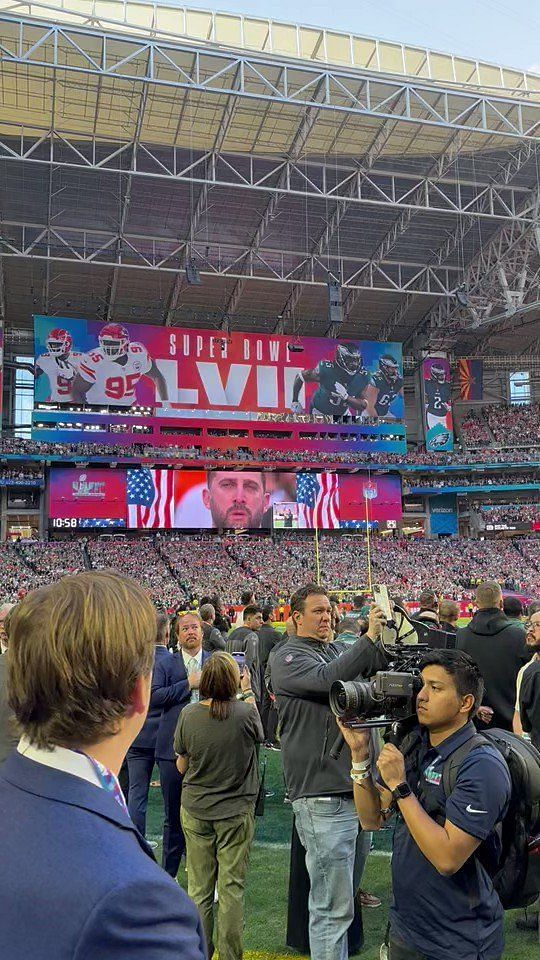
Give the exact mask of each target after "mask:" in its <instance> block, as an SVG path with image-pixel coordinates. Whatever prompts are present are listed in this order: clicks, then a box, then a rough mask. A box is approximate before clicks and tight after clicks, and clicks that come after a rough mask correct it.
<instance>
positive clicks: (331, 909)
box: [270, 584, 386, 960]
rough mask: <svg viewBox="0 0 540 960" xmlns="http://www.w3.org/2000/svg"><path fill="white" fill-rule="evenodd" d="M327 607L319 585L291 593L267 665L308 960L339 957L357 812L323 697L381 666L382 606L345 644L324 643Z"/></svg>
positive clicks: (349, 905) (349, 900)
mask: <svg viewBox="0 0 540 960" xmlns="http://www.w3.org/2000/svg"><path fill="white" fill-rule="evenodd" d="M331 611H332V608H331V603H330V600H329V598H328V594H327V593H326V591H325V590H324V589H323V588H322V587H319V586H316V585H315V584H308V585H307V586H305V587H302V588H301V589H300V590H297V592H296V593H295V594H294V595H293V596H292V598H291V618H292V620H293V622H294V625H295V628H296V635H295V636H291V637H290V638H289V641H288V642H287V643H284V644H282V645H281V646H278V647H275V648H274V651H273V653H272V658H271V668H270V670H271V684H272V691H273V693H274V695H275V697H276V705H277V710H278V714H279V721H280V739H281V754H282V757H283V770H284V775H285V782H286V785H287V791H288V793H289V796H290V798H291V801H292V806H293V810H294V814H295V819H296V828H297V831H298V835H299V837H300V841H301V843H302V846H303V847H304V849H305V851H306V867H307V870H308V873H309V878H310V885H311V889H310V895H309V940H310V947H311V957H312V960H346V958H347V930H348V928H349V926H350V924H351V921H352V919H353V915H354V893H355V891H354V889H353V870H354V860H355V847H356V840H357V836H358V817H357V816H356V812H355V808H354V802H353V792H352V783H351V780H350V777H349V770H350V756H349V751H348V750H343V751H342V753H341V756H340V758H339V760H332V759H331V758H330V756H329V752H330V750H331V748H332V745H333V743H334V741H335V739H336V736H337V734H338V733H339V730H338V727H337V725H336V723H335V720H334V717H333V715H332V713H331V711H330V708H329V705H328V694H329V691H330V687H331V686H332V683H333V682H334V680H354V679H356V678H358V677H370V676H371V675H372V674H373V673H375V672H376V671H377V670H379V669H384V667H385V666H386V657H385V655H384V654H383V653H382V651H381V650H379V649H378V648H377V647H376V646H375V645H374V641H375V640H377V638H378V636H379V633H380V631H381V628H382V625H383V624H384V622H385V617H384V614H383V612H382V610H381V609H380V608H379V607H375V606H374V607H372V609H371V613H370V615H369V628H368V631H367V634H365V635H364V636H362V637H359V638H358V640H357V641H356V643H354V644H353V645H352V646H351V647H349V648H348V649H345V648H344V646H342V645H341V644H339V643H331V642H330V636H331V629H330V620H331Z"/></svg>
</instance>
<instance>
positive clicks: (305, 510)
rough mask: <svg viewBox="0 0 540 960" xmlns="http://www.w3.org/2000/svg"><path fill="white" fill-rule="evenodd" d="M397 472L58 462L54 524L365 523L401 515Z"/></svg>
mask: <svg viewBox="0 0 540 960" xmlns="http://www.w3.org/2000/svg"><path fill="white" fill-rule="evenodd" d="M401 515H402V505H401V481H400V478H399V476H397V475H390V474H388V475H384V476H380V477H376V478H372V477H369V476H368V475H367V474H361V473H356V474H337V473H330V472H324V473H278V472H265V473H262V472H258V471H250V470H242V471H239V470H214V471H208V472H206V471H202V470H201V471H198V470H165V469H149V468H146V467H144V468H140V467H137V468H133V469H114V470H111V469H97V468H96V469H94V468H91V469H88V470H80V469H76V468H72V467H59V468H53V469H52V470H51V474H50V487H49V524H50V526H51V527H52V528H53V529H60V530H61V529H70V528H71V529H73V528H81V529H85V528H90V527H99V528H116V527H120V528H125V529H131V530H149V529H165V530H173V529H178V530H185V529H187V530H196V529H216V530H217V529H237V530H239V529H246V530H255V529H268V530H270V529H287V528H288V529H303V530H313V529H319V530H331V529H340V528H341V529H353V530H354V529H362V528H363V527H365V525H366V522H369V523H370V525H377V524H379V523H381V522H384V521H387V520H399V519H400V518H401Z"/></svg>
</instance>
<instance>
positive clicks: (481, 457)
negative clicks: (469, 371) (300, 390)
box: [0, 435, 540, 467]
mask: <svg viewBox="0 0 540 960" xmlns="http://www.w3.org/2000/svg"><path fill="white" fill-rule="evenodd" d="M321 439H323V438H322V437H321ZM327 439H334V440H336V439H338V440H339V441H340V442H341V441H342V440H344V437H343V438H341V437H339V438H338V437H336V436H335V435H334V436H332V437H331V436H330V435H328V437H327ZM347 439H348V440H349V439H350V436H348V435H347ZM275 442H276V443H277V442H278V441H275ZM490 443H492V441H491V440H489V442H487V443H483V444H482V446H481V447H479V448H477V449H471V450H469V449H466V450H459V449H456V450H455V451H454V452H452V453H436V452H430V451H426V450H422V449H421V448H418V449H415V450H408V451H407V453H406V454H399V453H382V452H375V451H374V452H373V453H371V452H370V451H357V450H347V451H336V452H327V451H319V450H316V451H315V450H314V451H306V450H303V451H301V450H280V449H279V448H278V447H275V448H272V447H270V446H266V447H264V448H261V449H258V450H252V449H249V448H248V447H246V446H242V445H241V446H238V447H236V446H234V445H232V446H231V445H229V446H228V447H227V448H226V449H218V448H216V447H203V446H202V445H201V446H200V447H195V446H193V445H187V444H186V446H181V445H178V444H175V445H168V444H167V445H164V446H159V447H157V446H152V445H151V444H145V443H132V444H129V445H126V446H123V445H122V446H119V445H115V444H105V443H95V444H94V443H46V442H44V441H35V440H25V439H22V438H13V437H8V438H6V437H4V438H2V439H0V457H2V455H6V456H11V457H13V456H18V457H27V456H34V457H43V458H45V459H50V458H74V459H77V460H80V459H82V460H86V459H91V458H94V457H101V458H106V459H108V460H124V459H131V460H141V459H146V460H152V461H155V462H159V461H174V460H182V461H186V462H190V461H195V460H196V461H198V462H200V461H201V460H205V461H208V462H209V463H212V464H214V463H216V464H219V463H221V462H223V463H238V464H243V463H249V464H256V463H261V464H274V463H275V464H278V463H279V464H285V463H287V462H291V463H305V464H309V465H311V466H319V465H320V464H324V465H332V464H333V465H339V464H359V465H362V464H365V465H366V466H370V465H373V466H376V465H380V466H390V465H395V466H408V465H413V466H433V467H440V466H459V465H464V466H474V465H475V464H485V463H501V464H504V463H512V464H513V463H538V462H540V438H538V437H536V439H534V440H532V441H531V442H530V443H529V445H528V446H523V445H520V436H519V435H516V439H515V442H514V441H512V442H510V436H509V435H508V436H506V437H505V440H504V447H503V446H501V447H496V448H494V447H493V446H490Z"/></svg>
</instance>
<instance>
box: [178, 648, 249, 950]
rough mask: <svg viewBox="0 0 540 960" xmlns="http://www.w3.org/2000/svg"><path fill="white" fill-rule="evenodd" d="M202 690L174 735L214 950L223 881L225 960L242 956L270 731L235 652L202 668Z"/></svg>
mask: <svg viewBox="0 0 540 960" xmlns="http://www.w3.org/2000/svg"><path fill="white" fill-rule="evenodd" d="M239 693H240V695H239ZM199 695H200V698H199V701H198V702H196V703H192V704H190V705H189V706H187V707H186V708H185V709H184V710H183V711H182V713H181V714H180V718H179V720H178V724H177V727H176V733H175V737H174V749H175V751H176V754H177V761H176V765H177V769H178V772H179V774H180V775H181V776H183V778H184V779H183V788H182V807H181V818H182V827H183V830H184V836H185V838H186V844H187V874H188V888H189V891H190V896H191V897H192V899H193V900H194V901H195V903H196V905H197V907H198V908H199V911H200V914H201V918H202V921H203V926H204V930H205V934H206V939H207V943H208V955H209V956H210V957H211V956H212V954H213V952H214V909H215V908H214V889H215V887H216V885H217V893H218V903H217V907H216V910H217V919H218V931H217V942H216V943H215V946H216V947H217V949H218V952H219V956H220V958H221V960H241V957H242V932H243V925H244V886H245V877H246V872H247V866H248V859H249V851H250V848H251V842H252V840H253V832H254V827H255V803H256V800H257V795H258V792H259V773H258V763H257V748H258V745H259V744H260V743H262V741H263V739H264V734H263V728H262V724H261V720H260V717H259V714H258V711H257V708H256V706H255V697H254V696H253V691H252V690H251V687H250V673H249V670H248V669H247V667H244V669H243V670H242V673H240V668H239V666H238V663H237V662H236V660H235V658H234V656H231V655H230V654H228V653H225V652H224V651H217V652H216V653H214V654H212V656H211V657H210V658H209V659H208V660H207V661H206V663H205V664H204V666H203V668H202V672H201V679H200V684H199Z"/></svg>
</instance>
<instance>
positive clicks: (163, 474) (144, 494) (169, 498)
mask: <svg viewBox="0 0 540 960" xmlns="http://www.w3.org/2000/svg"><path fill="white" fill-rule="evenodd" d="M127 504H128V521H129V526H130V527H131V528H132V529H138V528H143V529H154V528H159V527H168V528H171V527H173V526H174V470H150V469H149V468H148V467H144V468H143V469H142V470H140V469H138V470H128V474H127Z"/></svg>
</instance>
